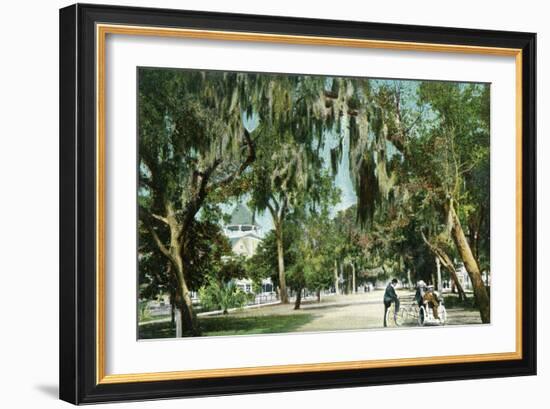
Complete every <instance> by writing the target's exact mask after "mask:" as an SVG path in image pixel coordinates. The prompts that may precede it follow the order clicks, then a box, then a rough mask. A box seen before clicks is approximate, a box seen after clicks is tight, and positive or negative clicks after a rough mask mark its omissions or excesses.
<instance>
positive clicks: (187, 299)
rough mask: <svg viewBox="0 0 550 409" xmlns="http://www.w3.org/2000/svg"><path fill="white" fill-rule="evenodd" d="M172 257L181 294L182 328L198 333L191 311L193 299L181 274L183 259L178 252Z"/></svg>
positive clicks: (193, 313) (195, 320)
mask: <svg viewBox="0 0 550 409" xmlns="http://www.w3.org/2000/svg"><path fill="white" fill-rule="evenodd" d="M173 259H174V264H175V268H176V272H177V274H176V275H177V278H178V287H179V290H180V296H181V302H180V311H181V322H182V324H183V325H184V328H186V329H187V330H189V331H190V332H191V334H192V335H194V336H195V335H200V332H199V328H198V325H197V317H196V316H195V312H194V311H193V300H191V294H190V293H189V288H188V287H187V283H186V282H185V276H184V274H183V260H182V259H181V255H180V254H174V255H173Z"/></svg>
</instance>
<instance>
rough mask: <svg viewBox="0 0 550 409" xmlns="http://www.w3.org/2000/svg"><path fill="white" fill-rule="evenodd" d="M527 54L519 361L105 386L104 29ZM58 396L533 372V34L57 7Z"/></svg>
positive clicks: (141, 396) (86, 399) (137, 395)
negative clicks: (101, 350)
mask: <svg viewBox="0 0 550 409" xmlns="http://www.w3.org/2000/svg"><path fill="white" fill-rule="evenodd" d="M97 23H111V24H125V25H137V26H155V27H172V28H180V27H181V28H193V29H204V30H217V31H231V32H235V31H236V32H254V33H271V34H284V35H296V36H315V37H331V38H353V39H370V40H383V41H395V42H408V43H431V44H448V45H464V46H482V47H499V48H514V49H520V50H521V52H522V81H523V85H522V89H521V94H522V199H521V200H522V243H521V250H522V255H523V256H522V283H523V286H522V300H521V307H522V309H521V311H522V329H521V336H522V343H521V346H522V347H521V348H522V350H521V358H520V359H514V360H502V361H499V360H495V361H488V362H467V363H461V362H456V363H445V364H434V365H414V366H399V367H383V368H369V369H349V370H341V369H339V370H331V371H320V372H298V373H291V374H263V375H254V376H231V377H211V378H206V379H182V380H162V381H147V382H139V383H135V382H121V383H110V384H102V383H98V381H97V370H98V356H97V351H96V341H97V338H96V337H97V332H96V328H97V326H96V323H97V319H98V317H97V304H96V303H97V297H96V295H97V294H96V291H97V290H96V267H97V265H96V263H97V254H96V248H97V247H96V241H97V234H96V228H95V226H96V199H97V191H96V183H95V180H96V159H97V158H96V154H97V146H96V72H95V59H96V24H97ZM59 30H60V43H59V46H60V255H59V256H60V316H59V320H60V334H59V335H60V363H59V365H60V379H59V383H60V389H59V391H60V392H59V394H60V398H61V399H62V400H65V401H67V402H71V403H74V404H83V403H96V402H107V401H125V400H147V399H159V398H175V397H191V396H201V395H225V394H240V393H260V392H274V391H292V390H308V389H320V388H340V387H353V386H367V385H383V384H399V383H412V382H431V381H444V380H458V379H472V378H489V377H504V376H520V375H534V374H536V153H535V152H536V151H535V148H536V146H535V142H536V135H535V133H536V128H535V122H536V95H535V80H536V34H533V33H523V32H506V31H485V30H471V29H458V28H443V27H422V26H412V25H395V24H380V23H364V22H351V21H332V20H318V19H304V18H290V17H273V16H259V15H244V14H226V13H211V12H200V11H181V10H166V9H149V8H134V7H115V6H101V5H86V4H77V5H72V6H69V7H66V8H63V9H61V10H60V29H59Z"/></svg>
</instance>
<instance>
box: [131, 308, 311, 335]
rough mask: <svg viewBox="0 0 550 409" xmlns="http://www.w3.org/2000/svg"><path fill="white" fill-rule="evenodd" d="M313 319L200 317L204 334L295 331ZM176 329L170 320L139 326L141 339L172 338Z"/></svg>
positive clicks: (293, 317) (300, 315)
mask: <svg viewBox="0 0 550 409" xmlns="http://www.w3.org/2000/svg"><path fill="white" fill-rule="evenodd" d="M312 319H313V315H312V314H294V315H262V316H251V317H235V316H232V315H230V314H229V315H225V316H214V317H203V318H199V326H200V328H201V331H202V335H203V336H220V335H248V334H272V333H281V332H293V331H295V330H296V329H297V328H299V327H300V326H302V325H305V324H307V323H308V322H310V321H311V320H312ZM175 336H176V331H175V329H174V328H172V327H171V324H170V322H169V321H168V322H160V323H153V324H147V325H140V326H139V338H140V339H154V338H172V337H175Z"/></svg>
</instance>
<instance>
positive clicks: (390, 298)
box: [384, 278, 399, 327]
mask: <svg viewBox="0 0 550 409" xmlns="http://www.w3.org/2000/svg"><path fill="white" fill-rule="evenodd" d="M396 285H397V279H396V278H394V279H393V280H391V282H390V283H389V284H388V286H387V287H386V291H385V292H384V327H387V326H388V323H387V322H386V314H387V313H388V309H389V308H390V307H391V303H392V302H393V303H395V311H394V315H393V319H394V320H395V319H396V317H397V312H398V311H399V297H398V296H397V293H396V292H395V286H396Z"/></svg>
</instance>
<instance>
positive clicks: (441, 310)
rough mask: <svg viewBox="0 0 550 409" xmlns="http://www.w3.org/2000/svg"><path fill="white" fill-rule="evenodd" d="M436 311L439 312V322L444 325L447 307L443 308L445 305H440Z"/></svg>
mask: <svg viewBox="0 0 550 409" xmlns="http://www.w3.org/2000/svg"><path fill="white" fill-rule="evenodd" d="M437 313H438V314H439V323H440V324H441V325H445V323H446V322H447V309H446V308H445V306H443V305H440V306H439V309H438V311H437Z"/></svg>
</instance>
